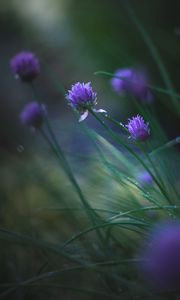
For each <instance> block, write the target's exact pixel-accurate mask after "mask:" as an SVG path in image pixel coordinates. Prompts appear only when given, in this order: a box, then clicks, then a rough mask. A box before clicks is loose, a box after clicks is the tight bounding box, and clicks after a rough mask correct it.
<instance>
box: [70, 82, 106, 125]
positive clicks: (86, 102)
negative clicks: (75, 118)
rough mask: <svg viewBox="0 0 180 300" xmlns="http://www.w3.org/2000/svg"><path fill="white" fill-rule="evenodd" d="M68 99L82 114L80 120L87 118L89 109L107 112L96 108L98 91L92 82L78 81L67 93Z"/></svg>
mask: <svg viewBox="0 0 180 300" xmlns="http://www.w3.org/2000/svg"><path fill="white" fill-rule="evenodd" d="M66 99H67V100H68V102H69V104H70V105H71V107H72V108H73V109H75V110H77V111H78V112H79V113H80V114H81V117H80V119H79V121H83V120H85V119H86V118H87V116H88V112H89V110H93V111H95V112H106V111H105V110H102V109H99V110H96V109H95V105H96V104H97V93H96V92H94V91H93V89H92V86H91V83H90V82H88V83H80V82H77V83H76V84H74V85H72V87H71V90H69V91H68V93H67V94H66Z"/></svg>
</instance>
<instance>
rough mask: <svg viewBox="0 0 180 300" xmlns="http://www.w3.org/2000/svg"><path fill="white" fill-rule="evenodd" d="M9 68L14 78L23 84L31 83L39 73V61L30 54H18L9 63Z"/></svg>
mask: <svg viewBox="0 0 180 300" xmlns="http://www.w3.org/2000/svg"><path fill="white" fill-rule="evenodd" d="M10 66H11V70H12V72H13V74H14V75H15V77H16V78H20V79H21V80H22V81H24V82H31V81H33V80H34V79H35V78H36V77H37V76H38V75H39V73H40V65H39V60H38V58H37V57H36V56H35V54H33V53H31V52H27V51H24V52H20V53H18V54H16V55H15V56H14V57H13V58H12V59H11V61H10Z"/></svg>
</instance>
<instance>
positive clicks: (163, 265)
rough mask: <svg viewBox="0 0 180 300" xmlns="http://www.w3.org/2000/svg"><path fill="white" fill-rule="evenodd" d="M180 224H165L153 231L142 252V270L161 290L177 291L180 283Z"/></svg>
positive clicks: (177, 222) (149, 280) (151, 282)
mask: <svg viewBox="0 0 180 300" xmlns="http://www.w3.org/2000/svg"><path fill="white" fill-rule="evenodd" d="M179 255H180V222H179V221H173V222H170V221H168V222H166V223H165V222H163V223H161V224H159V225H158V226H157V225H156V226H155V227H154V229H153V230H152V232H151V234H150V236H149V238H148V240H147V243H146V244H145V245H144V247H143V251H142V263H141V265H140V270H141V272H142V274H143V275H144V277H145V279H146V280H147V281H148V282H149V283H150V284H152V285H154V286H156V287H157V288H160V289H176V288H179V283H180V259H179Z"/></svg>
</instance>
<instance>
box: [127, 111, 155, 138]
mask: <svg viewBox="0 0 180 300" xmlns="http://www.w3.org/2000/svg"><path fill="white" fill-rule="evenodd" d="M126 127H127V129H128V131H129V133H130V135H131V137H132V138H133V139H134V140H136V141H141V142H144V141H146V140H147V139H148V138H149V136H150V128H149V123H145V122H144V119H143V117H141V116H139V115H137V116H136V117H133V118H132V119H129V123H128V124H127V125H126Z"/></svg>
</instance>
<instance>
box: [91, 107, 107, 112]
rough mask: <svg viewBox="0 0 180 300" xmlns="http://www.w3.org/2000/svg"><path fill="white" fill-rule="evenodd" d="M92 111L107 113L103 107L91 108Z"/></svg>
mask: <svg viewBox="0 0 180 300" xmlns="http://www.w3.org/2000/svg"><path fill="white" fill-rule="evenodd" d="M93 111H94V112H97V113H107V111H106V110H104V109H101V108H100V109H95V108H93Z"/></svg>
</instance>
